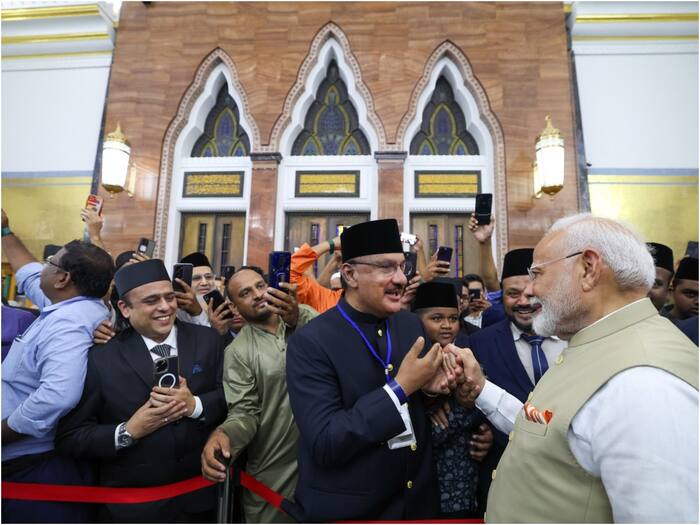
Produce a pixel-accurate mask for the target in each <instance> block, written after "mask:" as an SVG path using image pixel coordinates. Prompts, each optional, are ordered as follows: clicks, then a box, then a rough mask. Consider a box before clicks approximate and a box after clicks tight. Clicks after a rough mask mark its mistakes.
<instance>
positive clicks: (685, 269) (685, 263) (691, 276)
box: [673, 257, 698, 281]
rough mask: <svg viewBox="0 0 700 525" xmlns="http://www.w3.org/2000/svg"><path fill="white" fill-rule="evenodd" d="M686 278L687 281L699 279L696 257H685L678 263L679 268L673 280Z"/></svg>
mask: <svg viewBox="0 0 700 525" xmlns="http://www.w3.org/2000/svg"><path fill="white" fill-rule="evenodd" d="M680 279H685V280H687V281H697V280H698V260H697V259H696V258H695V257H684V258H683V259H681V262H679V263H678V270H676V275H675V276H674V278H673V280H674V281H678V280H680Z"/></svg>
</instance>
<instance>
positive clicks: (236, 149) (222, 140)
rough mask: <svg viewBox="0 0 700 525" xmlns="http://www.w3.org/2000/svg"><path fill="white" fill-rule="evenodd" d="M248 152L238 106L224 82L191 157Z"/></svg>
mask: <svg viewBox="0 0 700 525" xmlns="http://www.w3.org/2000/svg"><path fill="white" fill-rule="evenodd" d="M249 154H250V140H249V139H248V135H247V134H246V132H245V131H244V130H243V128H242V127H241V125H240V118H239V114H238V106H236V102H235V101H234V100H233V97H231V95H229V92H228V86H227V84H226V83H224V85H223V87H222V88H221V90H220V91H219V94H218V95H217V97H216V104H215V105H214V107H213V108H212V109H211V111H210V112H209V115H208V116H207V120H206V123H205V124H204V133H202V135H201V136H200V137H199V138H198V139H197V141H196V142H195V144H194V147H193V148H192V157H245V156H247V155H249Z"/></svg>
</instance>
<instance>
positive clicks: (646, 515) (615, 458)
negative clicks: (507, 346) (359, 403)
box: [476, 310, 698, 523]
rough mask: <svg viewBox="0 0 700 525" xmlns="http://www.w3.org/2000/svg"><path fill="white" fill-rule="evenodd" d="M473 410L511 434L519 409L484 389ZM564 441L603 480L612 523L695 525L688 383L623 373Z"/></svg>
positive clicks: (694, 441)
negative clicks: (477, 409) (680, 524)
mask: <svg viewBox="0 0 700 525" xmlns="http://www.w3.org/2000/svg"><path fill="white" fill-rule="evenodd" d="M618 311H619V310H618ZM613 313H614V312H613ZM606 317H607V316H606ZM601 320H602V319H601ZM598 322H600V321H598ZM594 324H595V323H594ZM590 326H593V325H590ZM476 406H477V407H478V408H479V409H480V410H481V411H482V412H483V413H484V414H485V415H486V417H487V418H488V419H489V421H491V423H493V424H494V425H495V426H496V428H498V429H499V430H500V431H502V432H504V433H506V434H508V433H510V432H511V431H512V429H513V424H514V423H515V419H516V416H517V415H518V412H519V411H520V410H522V406H523V404H522V403H521V402H520V401H519V400H518V399H517V398H515V397H514V396H512V395H511V394H509V393H508V392H506V391H505V390H503V389H502V388H500V387H498V386H496V385H494V384H493V383H491V382H489V381H486V384H485V385H484V390H483V392H482V393H481V395H479V397H478V398H477V400H476ZM567 441H568V443H569V448H570V449H571V452H572V454H573V455H574V458H576V461H578V463H579V464H580V465H581V466H582V467H583V468H584V469H585V470H586V472H588V473H589V474H591V475H592V476H595V477H598V478H600V479H601V480H602V482H603V486H604V487H605V491H606V493H607V495H608V499H609V500H610V504H611V506H612V511H613V519H614V520H615V522H620V523H697V522H698V391H697V390H695V389H694V388H693V387H691V386H690V385H688V384H687V383H686V382H685V381H683V380H681V379H679V378H678V377H676V376H674V375H673V374H670V373H668V372H666V371H665V370H661V369H660V368H654V367H647V366H640V367H635V368H630V369H627V370H625V371H623V372H620V373H619V374H617V375H615V376H614V377H613V378H612V379H610V380H609V381H608V382H607V383H606V384H605V385H604V386H603V387H601V388H600V390H598V392H596V393H595V394H594V395H593V396H591V398H590V399H589V400H588V401H587V402H586V403H585V404H584V405H583V406H582V407H581V409H580V410H579V411H578V413H577V414H576V415H575V416H574V418H573V419H572V420H571V426H570V427H569V430H568V433H567Z"/></svg>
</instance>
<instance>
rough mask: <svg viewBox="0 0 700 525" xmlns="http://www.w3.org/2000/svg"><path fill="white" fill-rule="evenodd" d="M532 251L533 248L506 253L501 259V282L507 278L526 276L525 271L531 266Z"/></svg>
mask: <svg viewBox="0 0 700 525" xmlns="http://www.w3.org/2000/svg"><path fill="white" fill-rule="evenodd" d="M534 251H535V250H534V248H518V249H517V250H511V251H509V252H508V253H506V256H505V257H504V258H503V272H502V274H501V282H503V279H507V278H508V277H514V276H516V275H527V274H528V273H527V269H528V268H529V267H530V266H532V252H534Z"/></svg>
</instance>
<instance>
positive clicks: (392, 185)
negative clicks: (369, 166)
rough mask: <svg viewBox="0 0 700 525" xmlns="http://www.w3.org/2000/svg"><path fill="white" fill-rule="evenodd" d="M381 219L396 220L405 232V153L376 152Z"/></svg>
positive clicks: (400, 228)
mask: <svg viewBox="0 0 700 525" xmlns="http://www.w3.org/2000/svg"><path fill="white" fill-rule="evenodd" d="M374 158H375V159H376V160H377V167H378V169H377V177H378V181H379V195H378V198H379V216H378V218H379V219H396V220H397V221H398V223H399V230H401V231H403V229H402V228H403V205H404V202H403V165H404V161H405V160H406V152H405V151H376V152H375V153H374Z"/></svg>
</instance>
